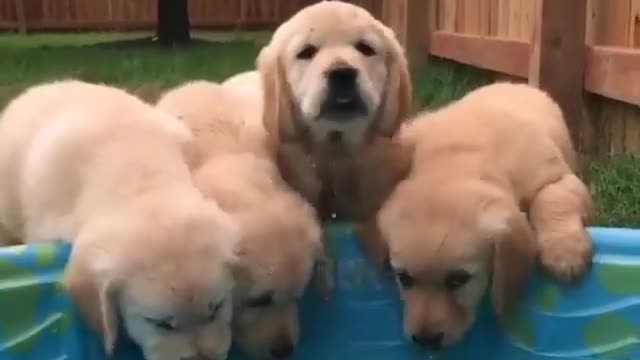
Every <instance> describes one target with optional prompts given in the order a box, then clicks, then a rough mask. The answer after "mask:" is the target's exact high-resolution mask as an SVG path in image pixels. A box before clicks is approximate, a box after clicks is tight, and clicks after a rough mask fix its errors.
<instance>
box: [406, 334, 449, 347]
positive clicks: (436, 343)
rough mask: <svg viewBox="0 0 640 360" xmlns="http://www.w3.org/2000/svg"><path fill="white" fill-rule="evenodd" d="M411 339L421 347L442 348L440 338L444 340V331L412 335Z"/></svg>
mask: <svg viewBox="0 0 640 360" xmlns="http://www.w3.org/2000/svg"><path fill="white" fill-rule="evenodd" d="M411 339H412V340H413V342H414V343H416V344H418V345H420V346H422V347H425V348H430V349H433V350H440V348H442V340H444V333H442V332H441V333H437V334H424V335H413V336H412V337H411Z"/></svg>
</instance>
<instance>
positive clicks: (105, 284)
mask: <svg viewBox="0 0 640 360" xmlns="http://www.w3.org/2000/svg"><path fill="white" fill-rule="evenodd" d="M189 141H190V134H189V132H188V130H187V129H186V128H185V127H184V126H183V125H182V124H181V123H180V122H178V121H177V120H176V119H175V118H174V117H172V116H169V115H168V114H166V113H164V112H161V111H159V110H156V109H154V108H153V107H151V106H148V105H146V104H144V103H142V102H141V101H140V100H138V99H136V98H135V97H133V96H131V95H129V94H127V93H126V92H124V91H121V90H119V89H115V88H110V87H107V86H101V85H91V84H87V83H83V82H79V81H62V82H55V83H51V84H45V85H40V86H36V87H33V88H31V89H29V90H27V91H26V92H24V93H23V94H21V95H20V96H18V97H17V98H16V99H14V100H13V101H12V102H11V103H10V104H9V105H8V106H7V108H6V109H5V111H4V112H3V114H2V119H1V121H0V182H1V185H2V188H3V191H2V193H1V194H0V224H1V227H2V228H3V233H8V234H10V239H9V240H7V239H5V238H0V243H7V242H11V243H14V242H15V240H16V239H21V241H24V242H26V243H33V242H40V241H50V240H55V239H67V240H69V241H72V242H73V250H72V254H71V258H70V260H69V264H68V267H67V272H66V275H65V279H64V281H65V285H66V287H67V288H68V290H69V291H70V293H71V295H72V296H73V298H74V299H75V301H76V302H77V304H78V305H79V307H80V309H81V310H82V311H83V314H84V315H85V317H86V319H87V320H88V321H89V322H90V324H91V325H92V326H93V327H94V328H95V329H96V330H99V331H100V332H101V333H102V334H103V336H104V341H105V346H106V348H107V350H108V351H109V352H111V351H112V350H113V347H114V344H115V342H116V338H117V331H118V319H119V317H120V316H119V315H118V314H120V315H121V318H122V319H123V321H124V328H125V329H126V330H127V332H128V334H129V335H130V336H131V338H132V339H133V340H134V341H135V342H136V343H138V344H139V345H140V346H141V347H142V350H143V351H144V354H145V357H146V358H147V359H150V360H162V359H167V360H175V359H184V358H196V357H197V358H202V359H223V358H224V357H225V356H226V353H227V350H228V348H229V345H230V341H231V335H230V322H231V311H232V303H231V296H232V287H233V278H232V271H231V266H232V263H233V262H234V255H233V246H234V244H235V242H236V241H237V239H238V238H239V237H240V235H239V229H238V227H237V224H236V223H235V222H234V221H233V220H232V219H231V218H230V217H229V216H228V215H226V214H225V213H223V212H222V211H221V210H220V208H219V207H218V206H217V205H216V204H215V203H213V202H210V201H207V200H205V199H204V198H203V196H202V195H201V194H200V192H199V191H198V189H197V188H196V187H195V186H194V184H193V182H192V179H191V174H190V171H189V168H188V167H187V165H186V163H185V161H184V158H183V155H182V151H183V148H184V146H185V145H187V144H188V143H189Z"/></svg>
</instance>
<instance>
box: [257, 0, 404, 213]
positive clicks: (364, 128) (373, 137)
mask: <svg viewBox="0 0 640 360" xmlns="http://www.w3.org/2000/svg"><path fill="white" fill-rule="evenodd" d="M257 63H258V68H259V71H260V73H261V76H262V82H263V86H264V105H265V106H264V123H265V126H266V128H267V131H269V133H270V135H271V136H272V140H273V143H274V144H275V146H276V148H277V153H278V165H279V168H280V171H281V173H282V175H283V177H284V178H285V180H286V181H287V182H288V183H289V184H291V185H292V186H293V187H294V188H295V189H296V190H297V191H298V192H300V193H302V194H303V195H304V196H305V197H306V198H307V199H308V200H309V201H310V202H311V203H312V204H314V206H316V208H317V209H318V210H319V213H320V216H321V217H322V218H324V219H327V218H329V217H330V216H331V215H332V214H335V215H337V216H338V217H340V218H348V219H350V220H358V221H365V220H369V218H370V217H373V216H374V215H375V213H376V211H377V207H378V204H379V203H380V202H381V201H382V200H383V199H384V198H385V195H386V194H387V193H388V192H389V191H390V190H391V188H392V187H393V184H395V182H396V181H397V179H398V178H400V177H402V170H403V169H406V168H408V165H407V164H408V159H409V158H408V157H403V154H404V152H403V151H402V150H401V148H400V146H399V144H397V143H395V142H394V141H393V140H392V136H393V135H394V134H395V133H396V131H397V129H398V128H399V126H400V124H401V123H402V121H403V120H404V119H405V118H406V117H407V114H408V112H409V111H410V106H411V82H410V78H409V74H408V70H407V62H406V59H405V57H404V53H403V49H402V48H401V46H400V44H399V43H398V41H397V40H396V37H395V35H394V33H393V31H392V30H391V29H389V28H387V27H386V26H384V25H383V24H382V23H381V22H379V21H377V20H376V19H374V17H373V16H372V15H371V14H369V13H368V12H367V11H366V10H364V9H362V8H360V7H357V6H355V5H351V4H348V3H344V2H339V1H322V2H319V3H317V4H314V5H311V6H309V7H306V8H305V9H303V10H301V11H300V12H298V13H297V14H296V15H294V16H293V17H292V18H291V19H290V20H289V21H287V22H286V23H284V24H283V25H282V26H280V28H278V30H277V31H276V32H275V34H274V35H273V38H272V40H271V42H270V44H269V45H267V46H266V47H265V48H264V49H263V50H262V52H261V53H260V56H259V58H258V62H257Z"/></svg>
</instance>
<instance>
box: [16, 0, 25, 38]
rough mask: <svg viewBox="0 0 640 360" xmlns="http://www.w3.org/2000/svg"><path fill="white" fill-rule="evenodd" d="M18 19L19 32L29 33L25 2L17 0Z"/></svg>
mask: <svg viewBox="0 0 640 360" xmlns="http://www.w3.org/2000/svg"><path fill="white" fill-rule="evenodd" d="M16 19H17V20H18V30H19V31H20V33H21V34H26V33H27V18H26V17H25V15H24V2H23V0H16Z"/></svg>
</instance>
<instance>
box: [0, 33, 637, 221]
mask: <svg viewBox="0 0 640 360" xmlns="http://www.w3.org/2000/svg"><path fill="white" fill-rule="evenodd" d="M150 35H151V34H149V33H78V34H37V35H28V36H23V35H10V34H9V35H6V34H5V35H0V108H1V107H4V104H5V103H6V102H7V101H8V100H9V99H11V98H12V97H13V96H15V95H16V94H18V93H19V92H20V91H22V90H24V89H25V88H26V87H28V86H30V85H33V84H37V83H40V82H44V81H50V80H55V79H64V78H78V79H82V80H86V81H92V82H103V83H107V84H113V85H117V86H121V87H125V88H127V89H129V90H131V91H132V92H134V93H136V94H137V95H139V96H141V97H143V98H145V99H147V100H151V101H153V100H155V99H156V98H157V97H158V95H159V94H160V93H161V92H162V91H163V89H166V88H168V87H171V86H174V85H177V84H179V83H182V82H184V81H187V80H193V79H210V80H220V79H223V78H226V77H228V76H230V75H232V74H235V73H237V72H240V71H243V70H248V69H251V68H253V67H254V61H255V56H256V55H257V53H258V51H259V49H260V47H261V46H262V45H263V44H264V43H265V42H266V41H267V40H268V36H269V34H268V33H264V32H254V33H249V32H237V33H236V32H231V33H205V32H201V33H198V32H196V33H195V37H196V38H198V39H203V40H208V42H198V43H197V46H194V47H192V48H188V49H161V48H158V47H156V46H155V45H153V44H151V43H149V44H148V45H136V46H133V45H131V46H111V45H112V44H113V42H114V41H117V40H122V41H130V40H135V39H137V38H143V37H148V36H150ZM414 77H415V80H414V82H415V93H416V98H417V99H418V100H419V102H420V103H421V104H422V105H424V106H436V105H441V104H443V103H446V102H448V101H451V100H452V99H456V98H458V97H460V96H462V95H463V94H464V93H465V92H467V91H469V90H470V89H472V88H474V87H477V86H479V85H482V84H484V83H486V82H488V81H490V80H491V78H490V77H489V76H488V75H486V74H484V73H482V72H480V71H477V70H475V69H471V68H468V67H465V66H461V65H455V64H452V63H450V62H444V61H436V62H433V63H431V65H430V67H429V69H428V71H425V70H418V71H415V72H414ZM590 186H591V189H592V190H593V192H594V194H595V198H596V201H597V204H598V207H599V219H598V223H599V224H601V225H607V226H629V227H640V159H639V158H632V157H629V156H615V157H607V158H603V159H599V160H598V161H596V162H595V163H594V164H593V166H592V168H591V180H590Z"/></svg>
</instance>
